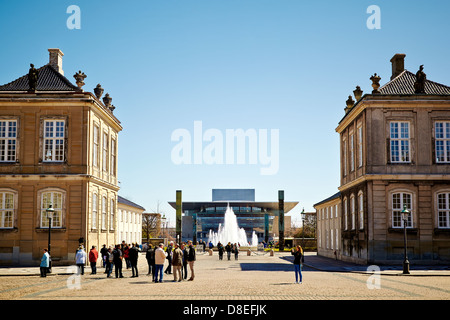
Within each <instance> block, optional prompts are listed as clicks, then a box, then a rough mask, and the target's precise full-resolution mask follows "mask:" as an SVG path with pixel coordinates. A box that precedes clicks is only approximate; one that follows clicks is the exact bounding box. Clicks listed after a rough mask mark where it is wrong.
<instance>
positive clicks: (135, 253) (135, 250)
mask: <svg viewBox="0 0 450 320" xmlns="http://www.w3.org/2000/svg"><path fill="white" fill-rule="evenodd" d="M138 258H139V247H138V245H137V243H136V244H135V243H133V245H132V247H131V248H130V251H129V259H130V264H131V272H132V276H131V277H132V278H135V277H138V276H139V275H138V268H137V263H138Z"/></svg>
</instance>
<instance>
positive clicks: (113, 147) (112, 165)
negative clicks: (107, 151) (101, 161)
mask: <svg viewBox="0 0 450 320" xmlns="http://www.w3.org/2000/svg"><path fill="white" fill-rule="evenodd" d="M116 147H117V143H116V139H114V138H112V139H111V163H110V169H111V175H113V176H115V175H116V159H117V154H116V149H117V148H116Z"/></svg>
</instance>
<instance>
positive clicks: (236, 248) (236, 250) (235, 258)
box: [233, 243, 239, 260]
mask: <svg viewBox="0 0 450 320" xmlns="http://www.w3.org/2000/svg"><path fill="white" fill-rule="evenodd" d="M233 250H234V260H238V256H239V244H238V243H235V244H234V246H233Z"/></svg>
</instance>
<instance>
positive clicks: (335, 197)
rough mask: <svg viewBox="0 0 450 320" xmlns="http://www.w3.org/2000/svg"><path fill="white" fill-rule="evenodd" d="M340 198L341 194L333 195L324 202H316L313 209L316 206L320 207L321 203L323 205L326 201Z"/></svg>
mask: <svg viewBox="0 0 450 320" xmlns="http://www.w3.org/2000/svg"><path fill="white" fill-rule="evenodd" d="M340 196H341V192H340V191H339V192H337V193H335V194H333V195H332V196H331V197H328V198H326V199H325V200H322V201H320V202H317V203H316V204H315V205H314V206H313V207H315V206H318V205H320V204H322V203H325V202H328V201H331V200H334V199H337V198H340Z"/></svg>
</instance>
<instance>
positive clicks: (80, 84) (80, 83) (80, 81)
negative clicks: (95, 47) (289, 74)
mask: <svg viewBox="0 0 450 320" xmlns="http://www.w3.org/2000/svg"><path fill="white" fill-rule="evenodd" d="M73 77H74V78H75V81H76V83H77V86H78V88H80V89H81V87H83V86H84V85H85V83H84V79H86V77H87V75H85V74H84V72H81V70H79V71H78V72H77V73H75V74H74V75H73Z"/></svg>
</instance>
